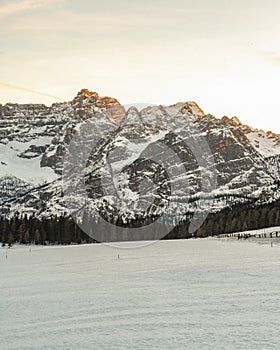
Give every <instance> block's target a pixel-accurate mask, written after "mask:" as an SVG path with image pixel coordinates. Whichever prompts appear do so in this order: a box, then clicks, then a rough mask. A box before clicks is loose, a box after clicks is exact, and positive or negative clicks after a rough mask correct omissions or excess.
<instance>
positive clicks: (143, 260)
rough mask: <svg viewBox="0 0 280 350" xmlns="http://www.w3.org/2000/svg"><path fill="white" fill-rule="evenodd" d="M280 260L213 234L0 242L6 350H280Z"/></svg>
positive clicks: (277, 252)
mask: <svg viewBox="0 0 280 350" xmlns="http://www.w3.org/2000/svg"><path fill="white" fill-rule="evenodd" d="M129 247H130V248H131V247H132V246H131V244H130V245H129ZM126 248H127V246H126ZM118 254H119V258H118ZM279 258H280V245H277V244H274V245H273V247H271V245H270V244H263V245H260V244H256V243H249V242H247V241H235V240H233V241H227V240H218V239H214V238H209V239H204V240H202V239H197V240H177V241H160V242H156V243H153V244H151V245H148V246H146V247H144V248H138V249H121V248H116V247H112V246H105V245H99V244H96V245H87V246H68V247H39V246H37V247H34V246H33V247H32V248H31V251H30V250H29V247H25V246H20V247H12V248H11V249H8V250H7V249H6V248H2V249H1V250H0V269H1V279H0V291H1V294H0V312H1V317H0V349H1V350H8V349H9V350H12V349H13V350H16V349H21V350H23V349H25V350H33V349H34V350H35V349H36V350H38V349H50V350H51V349H55V350H57V349H63V350H66V349H75V350H76V349H81V350H83V349H90V350H92V349H121V350H126V349H141V350H142V349H160V350H162V349H175V350H177V349H184V350H185V349H190V350H193V349H197V350H201V349H207V350H209V349H215V350H217V349H219V350H220V349H227V350H228V349H234V350H236V349H242V350H243V349H254V350H258V349H259V350H260V349H266V350H268V349H277V350H278V349H279V346H280V332H279V327H278V326H279V323H280V313H279V307H280V301H279V290H280V280H279V277H280V259H279Z"/></svg>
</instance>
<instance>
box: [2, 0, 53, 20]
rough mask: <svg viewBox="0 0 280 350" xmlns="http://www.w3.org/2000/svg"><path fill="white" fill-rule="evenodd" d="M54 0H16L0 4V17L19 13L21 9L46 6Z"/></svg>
mask: <svg viewBox="0 0 280 350" xmlns="http://www.w3.org/2000/svg"><path fill="white" fill-rule="evenodd" d="M57 2H58V1H56V0H17V1H9V2H6V3H4V4H2V5H0V19H3V18H5V17H8V16H12V15H14V14H17V13H20V12H22V11H26V10H30V9H35V8H40V7H46V6H49V5H52V4H55V3H57Z"/></svg>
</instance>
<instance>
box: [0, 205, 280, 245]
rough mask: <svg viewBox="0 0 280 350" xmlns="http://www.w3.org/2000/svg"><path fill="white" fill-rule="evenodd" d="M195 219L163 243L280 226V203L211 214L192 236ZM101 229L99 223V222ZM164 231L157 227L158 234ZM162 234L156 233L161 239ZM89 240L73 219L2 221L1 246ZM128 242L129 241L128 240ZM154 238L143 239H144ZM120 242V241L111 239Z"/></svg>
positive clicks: (144, 221)
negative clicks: (191, 231) (170, 240)
mask: <svg viewBox="0 0 280 350" xmlns="http://www.w3.org/2000/svg"><path fill="white" fill-rule="evenodd" d="M191 219H192V214H191V213H186V215H185V217H184V218H183V219H182V220H181V222H180V223H179V224H178V225H176V227H175V228H174V229H173V230H172V231H171V232H170V233H169V234H167V235H166V236H165V237H164V238H163V239H184V238H191V237H207V236H214V235H218V234H224V233H234V232H242V231H247V230H256V229H262V228H265V227H271V226H280V200H277V201H275V202H273V203H269V204H265V205H259V206H256V205H254V204H252V203H243V204H236V205H233V206H232V207H230V208H226V209H223V210H221V211H220V212H216V213H210V214H209V215H208V216H207V218H206V220H205V221H204V223H203V224H202V225H201V227H200V228H199V229H198V230H197V231H196V232H194V233H189V226H190V222H191ZM155 220H157V217H149V218H145V219H143V218H137V219H135V220H130V221H129V222H125V223H124V222H123V221H122V220H121V219H120V218H117V219H114V222H111V223H113V224H114V225H118V226H121V227H139V226H142V225H146V224H149V223H151V222H153V221H155ZM162 225H164V223H162ZM97 227H98V222H97ZM161 229H162V227H161V226H160V225H157V227H156V230H159V231H160V230H161ZM158 233H159V232H156V231H155V232H154V234H155V237H158ZM93 237H94V232H92V233H91V237H90V236H88V235H87V234H86V233H85V232H83V230H82V229H81V228H80V227H79V226H78V225H77V224H76V223H75V221H74V220H73V219H72V218H71V217H67V216H61V217H55V218H49V219H38V218H36V217H34V216H33V217H27V216H26V215H25V216H24V217H20V216H16V217H14V218H12V219H6V218H3V217H2V218H0V242H2V243H3V244H8V245H12V244H14V243H21V244H43V245H44V244H73V243H75V244H81V243H94V242H96V240H95V239H94V238H93ZM126 238H127V239H128V240H129V237H126ZM147 238H148V239H153V237H143V239H147ZM110 239H112V240H120V237H117V236H115V237H110Z"/></svg>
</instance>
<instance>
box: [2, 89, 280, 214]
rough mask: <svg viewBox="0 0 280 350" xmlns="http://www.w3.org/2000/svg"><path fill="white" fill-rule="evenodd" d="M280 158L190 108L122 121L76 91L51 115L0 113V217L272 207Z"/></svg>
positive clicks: (99, 100)
mask: <svg viewBox="0 0 280 350" xmlns="http://www.w3.org/2000/svg"><path fill="white" fill-rule="evenodd" d="M92 140H95V141H96V142H95V143H93V141H92ZM69 149H70V151H69ZM65 157H66V158H65ZM279 158H280V136H279V135H276V134H273V133H272V132H269V133H265V132H263V131H261V130H256V129H253V128H251V127H249V126H246V125H243V124H242V123H241V122H240V121H239V120H238V119H237V118H236V117H234V118H228V117H223V118H222V119H217V118H215V117H214V116H212V115H205V114H204V112H203V111H202V110H201V108H200V107H199V106H198V105H197V104H196V103H194V102H180V103H177V104H175V105H172V106H150V107H145V108H143V109H142V110H137V109H136V108H135V107H130V108H129V109H128V110H127V111H126V110H125V108H124V107H123V106H122V105H121V104H120V103H119V102H118V101H117V100H116V99H114V98H109V97H100V96H99V95H98V94H97V93H95V92H90V91H88V90H86V89H84V90H82V91H81V92H79V93H78V95H77V96H76V97H75V98H74V99H73V101H70V102H66V103H56V104H53V105H52V106H51V107H46V106H44V105H31V104H29V105H19V104H10V103H9V104H6V105H4V106H0V162H1V163H0V183H1V194H2V195H1V200H0V201H1V211H2V215H4V216H13V215H15V213H20V214H34V215H35V216H38V217H53V216H60V215H65V214H67V213H69V203H70V207H71V209H72V210H75V212H76V213H78V215H79V212H80V215H82V213H84V211H85V209H86V211H88V212H91V213H94V212H97V211H98V212H102V213H103V215H104V216H107V217H108V218H109V219H112V218H116V217H122V219H123V220H126V219H128V218H129V219H133V218H135V217H136V216H137V215H139V216H142V217H145V216H152V215H161V214H162V213H163V212H164V211H166V210H167V211H168V210H169V211H170V212H171V213H173V214H174V215H175V214H179V213H183V212H186V211H188V212H194V211H196V210H200V211H203V210H206V209H207V210H210V211H212V212H214V211H218V210H220V209H222V208H225V207H228V206H232V205H234V204H236V203H239V202H244V201H248V202H252V203H256V205H257V204H258V203H259V204H260V203H266V202H271V201H274V200H276V199H278V198H279V195H278V192H279V191H276V190H277V189H278V185H279V181H278V179H279V168H278V161H279ZM71 167H72V168H71ZM69 169H71V171H69ZM63 193H64V195H63ZM85 193H86V195H87V199H86V201H85Z"/></svg>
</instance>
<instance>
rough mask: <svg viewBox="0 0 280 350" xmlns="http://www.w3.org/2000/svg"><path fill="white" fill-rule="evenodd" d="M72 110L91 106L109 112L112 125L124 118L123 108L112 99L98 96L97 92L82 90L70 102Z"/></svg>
mask: <svg viewBox="0 0 280 350" xmlns="http://www.w3.org/2000/svg"><path fill="white" fill-rule="evenodd" d="M71 104H72V106H73V107H74V108H86V107H87V106H90V105H93V106H95V107H97V108H101V109H105V110H107V111H109V118H110V120H111V121H112V122H113V123H114V124H119V123H120V122H121V120H122V119H123V118H124V116H125V108H124V107H123V106H122V105H121V104H120V103H119V101H118V100H117V99H115V98H113V97H108V96H104V97H103V96H99V94H98V93H97V92H95V91H94V92H93V91H90V90H88V89H82V90H81V91H80V92H78V94H77V96H76V97H75V98H74V99H73V101H71Z"/></svg>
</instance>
